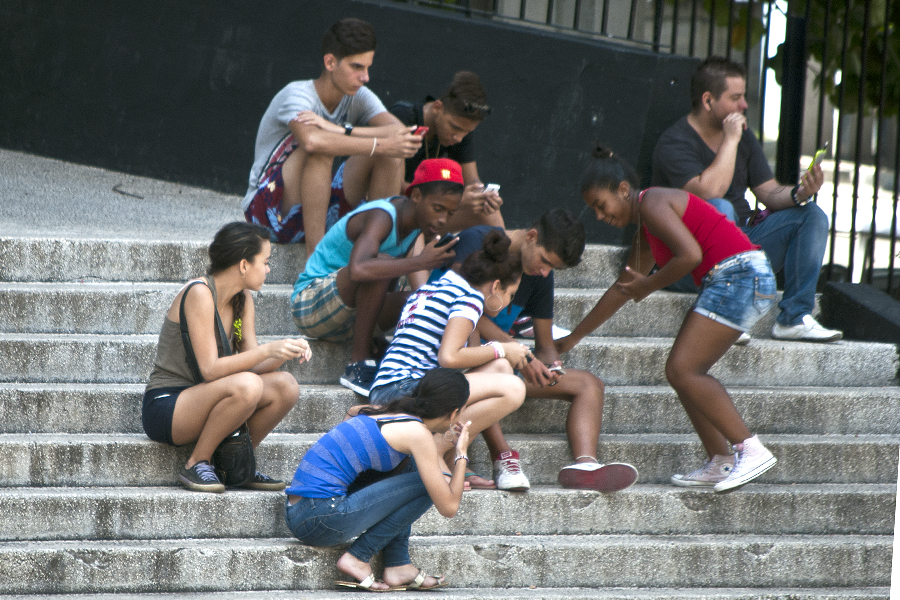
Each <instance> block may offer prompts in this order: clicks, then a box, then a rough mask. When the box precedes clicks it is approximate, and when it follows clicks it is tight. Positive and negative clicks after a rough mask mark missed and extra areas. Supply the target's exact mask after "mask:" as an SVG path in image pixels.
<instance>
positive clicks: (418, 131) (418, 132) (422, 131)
mask: <svg viewBox="0 0 900 600" xmlns="http://www.w3.org/2000/svg"><path fill="white" fill-rule="evenodd" d="M426 133H428V128H427V127H424V126H423V127H417V128H416V130H415V131H413V135H425V134H426Z"/></svg>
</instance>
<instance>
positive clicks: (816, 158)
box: [806, 142, 828, 171]
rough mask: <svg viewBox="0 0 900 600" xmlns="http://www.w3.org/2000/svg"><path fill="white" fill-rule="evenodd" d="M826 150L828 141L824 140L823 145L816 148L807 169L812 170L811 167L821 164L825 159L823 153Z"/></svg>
mask: <svg viewBox="0 0 900 600" xmlns="http://www.w3.org/2000/svg"><path fill="white" fill-rule="evenodd" d="M826 152H828V142H825V145H824V146H822V148H821V149H820V150H816V153H815V154H814V155H813V159H812V162H810V163H809V167H807V168H806V170H807V171H812V169H813V167H814V166H816V165H818V164H821V163H822V161H823V160H825V153H826Z"/></svg>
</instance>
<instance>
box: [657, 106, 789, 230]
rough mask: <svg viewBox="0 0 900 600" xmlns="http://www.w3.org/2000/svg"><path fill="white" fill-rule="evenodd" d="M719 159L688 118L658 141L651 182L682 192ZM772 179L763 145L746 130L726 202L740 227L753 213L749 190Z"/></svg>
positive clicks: (739, 146) (740, 143) (682, 119)
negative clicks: (731, 206)
mask: <svg viewBox="0 0 900 600" xmlns="http://www.w3.org/2000/svg"><path fill="white" fill-rule="evenodd" d="M715 159H716V153H715V152H713V151H712V149H711V148H710V147H709V146H707V145H706V142H704V141H703V138H701V137H700V135H699V134H698V133H697V132H696V131H695V130H694V128H693V127H691V124H690V123H688V120H687V117H682V118H681V119H679V120H678V121H677V122H676V123H675V124H674V125H672V126H671V127H669V128H668V129H666V130H665V131H664V132H663V134H662V135H661V136H660V137H659V141H658V142H656V148H655V149H654V150H653V177H652V179H651V182H650V183H651V185H655V186H662V187H671V188H678V189H681V188H682V187H684V184H686V183H687V182H688V181H690V180H691V179H693V178H694V177H696V176H697V175H700V174H701V173H702V172H703V171H704V170H705V169H706V168H707V167H708V166H709V165H711V164H712V163H713V161H714V160H715ZM770 179H774V175H772V169H771V168H770V167H769V162H768V161H767V160H766V155H765V154H764V153H763V149H762V145H761V144H760V143H759V140H757V139H756V136H755V135H754V134H753V132H752V131H750V130H749V129H745V130H744V133H743V135H742V136H741V141H740V142H738V149H737V158H736V159H735V163H734V176H733V177H732V179H731V186H730V187H729V188H728V191H727V192H726V193H725V199H726V200H728V201H729V202H731V203H732V204H733V205H734V209H735V212H736V213H737V216H738V221H739V223H740V224H744V223H746V222H747V219H748V218H749V217H750V213H751V210H750V204H749V203H748V202H747V199H746V198H745V194H746V192H747V188H753V187H756V186H758V185H760V184H763V183H765V182H767V181H769V180H770Z"/></svg>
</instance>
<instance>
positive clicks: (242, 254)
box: [206, 221, 269, 352]
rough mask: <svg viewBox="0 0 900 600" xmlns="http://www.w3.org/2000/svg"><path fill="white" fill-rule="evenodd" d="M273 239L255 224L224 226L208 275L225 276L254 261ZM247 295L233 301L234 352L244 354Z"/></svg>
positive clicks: (211, 251) (212, 248) (212, 249)
mask: <svg viewBox="0 0 900 600" xmlns="http://www.w3.org/2000/svg"><path fill="white" fill-rule="evenodd" d="M268 239H269V230H268V229H266V228H265V227H262V226H261V225H256V224H255V223H245V222H243V221H234V222H233V223H228V224H227V225H225V226H224V227H222V228H221V229H220V230H219V231H218V232H217V233H216V236H215V237H214V238H213V241H212V243H211V244H210V245H209V268H208V269H207V270H206V273H207V275H215V274H216V273H221V272H222V271H224V270H225V269H227V268H229V267H231V266H232V265H236V264H238V263H239V262H241V261H242V260H245V259H246V260H247V261H249V262H253V259H254V257H255V256H256V255H257V254H259V253H260V252H262V246H263V241H265V240H268ZM245 300H246V295H245V294H244V292H243V291H241V292H238V293H237V294H235V295H234V297H233V298H232V299H231V309H232V312H233V313H234V325H233V326H232V328H233V330H234V351H235V352H240V344H241V337H242V334H241V326H242V317H243V316H244V303H245Z"/></svg>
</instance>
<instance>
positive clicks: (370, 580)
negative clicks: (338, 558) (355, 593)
mask: <svg viewBox="0 0 900 600" xmlns="http://www.w3.org/2000/svg"><path fill="white" fill-rule="evenodd" d="M376 581H378V580H377V579H375V573H369V575H368V576H367V577H366V578H365V579H363V580H362V581H360V582H356V581H335V582H334V585H336V586H338V587H346V588H351V589H354V590H364V591H366V592H389V591H391V590H392V589H394V588H388V589H384V590H373V589H372V585H373V584H374V583H375V582H376ZM429 589H430V588H429Z"/></svg>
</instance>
